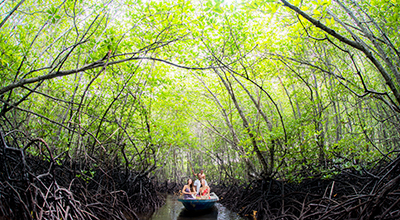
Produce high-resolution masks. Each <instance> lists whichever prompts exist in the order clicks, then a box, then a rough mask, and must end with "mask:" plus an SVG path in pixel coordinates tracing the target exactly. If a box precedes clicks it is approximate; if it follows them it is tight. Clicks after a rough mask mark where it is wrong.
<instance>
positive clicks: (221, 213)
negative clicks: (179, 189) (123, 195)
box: [140, 195, 245, 220]
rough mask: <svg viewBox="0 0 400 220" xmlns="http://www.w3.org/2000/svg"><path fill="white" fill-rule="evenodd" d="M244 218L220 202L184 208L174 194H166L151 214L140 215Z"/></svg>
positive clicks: (165, 219) (149, 219)
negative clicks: (196, 208) (208, 206)
mask: <svg viewBox="0 0 400 220" xmlns="http://www.w3.org/2000/svg"><path fill="white" fill-rule="evenodd" d="M188 219H193V220H245V219H244V218H242V217H240V216H238V215H237V214H236V213H234V212H231V211H229V210H228V209H227V208H225V207H224V206H223V205H221V204H220V203H215V206H214V207H213V208H212V209H209V210H205V211H201V212H199V211H196V212H190V211H188V210H186V209H185V208H184V207H183V205H182V203H181V202H179V201H178V198H177V197H176V196H172V195H167V198H166V201H165V205H164V206H163V207H161V208H159V209H158V210H156V211H155V212H154V213H153V214H152V215H151V216H141V217H140V220H188Z"/></svg>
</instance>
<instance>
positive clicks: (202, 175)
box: [200, 170, 207, 183]
mask: <svg viewBox="0 0 400 220" xmlns="http://www.w3.org/2000/svg"><path fill="white" fill-rule="evenodd" d="M200 176H201V178H202V179H206V174H205V173H204V170H200ZM206 183H207V182H206Z"/></svg>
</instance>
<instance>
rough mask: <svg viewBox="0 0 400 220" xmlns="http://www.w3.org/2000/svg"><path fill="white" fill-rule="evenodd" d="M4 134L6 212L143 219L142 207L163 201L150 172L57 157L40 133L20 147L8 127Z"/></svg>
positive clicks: (0, 209)
mask: <svg viewBox="0 0 400 220" xmlns="http://www.w3.org/2000/svg"><path fill="white" fill-rule="evenodd" d="M0 136H1V139H0V160H1V164H0V174H1V175H0V216H5V217H6V218H11V219H126V218H128V219H138V216H137V214H136V213H138V212H151V211H154V209H156V208H158V207H160V206H161V205H162V204H163V198H162V197H160V196H159V195H158V194H157V193H156V188H155V186H154V185H153V183H152V182H151V181H150V180H149V178H148V177H147V175H141V174H139V173H136V172H133V171H131V170H128V169H122V166H119V165H118V164H116V165H113V166H114V167H115V168H110V167H97V166H95V165H93V164H82V163H80V162H79V161H70V160H69V159H68V157H66V158H64V159H62V158H61V157H59V156H60V155H59V156H57V157H54V156H53V154H52V152H51V149H50V147H49V146H48V145H47V143H46V142H45V141H44V140H43V139H40V138H37V139H33V140H30V141H29V142H28V144H26V146H25V147H24V148H14V147H9V146H7V144H6V140H5V138H4V135H3V133H2V131H0ZM32 147H38V151H37V152H39V155H38V156H35V157H33V156H31V155H26V153H25V152H26V151H27V150H28V149H31V148H32ZM42 147H43V149H42ZM46 155H47V156H46ZM117 161H118V160H117ZM99 164H100V162H99ZM78 167H79V168H80V169H78ZM71 168H73V169H71Z"/></svg>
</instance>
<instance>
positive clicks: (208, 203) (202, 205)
mask: <svg viewBox="0 0 400 220" xmlns="http://www.w3.org/2000/svg"><path fill="white" fill-rule="evenodd" d="M178 201H179V202H182V204H183V206H185V208H186V209H187V210H189V211H195V210H205V209H209V208H212V207H213V206H214V203H216V202H218V201H219V198H218V196H217V195H216V194H215V193H213V192H212V193H210V198H209V199H184V198H183V196H180V197H179V198H178Z"/></svg>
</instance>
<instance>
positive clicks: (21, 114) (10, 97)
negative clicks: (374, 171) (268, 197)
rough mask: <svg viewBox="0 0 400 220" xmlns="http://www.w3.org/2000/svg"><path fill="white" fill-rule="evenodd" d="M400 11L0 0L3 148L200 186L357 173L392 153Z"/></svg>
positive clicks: (302, 4) (361, 5)
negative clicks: (196, 174) (201, 175)
mask: <svg viewBox="0 0 400 220" xmlns="http://www.w3.org/2000/svg"><path fill="white" fill-rule="evenodd" d="M399 10H400V4H399V3H398V2H397V1H395V0H370V1H346V2H342V1H329V0H318V1H308V0H304V1H300V0H295V1H292V2H291V3H289V2H287V1H285V0H281V1H262V0H254V1H237V2H235V1H225V2H224V1H223V0H222V1H219V0H212V1H208V0H204V1H201V0H199V1H186V0H179V1H140V0H137V1H133V0H131V1H129V0H127V1H116V0H115V1H113V0H101V1H82V0H75V1H73V0H64V1H45V0H40V1H38V0H35V1H32V0H27V1H24V0H21V1H19V2H18V1H0V12H1V13H0V21H1V23H0V79H1V80H0V103H1V104H0V107H1V112H0V127H1V130H2V132H3V133H4V134H5V138H6V141H7V142H8V143H10V144H11V143H12V144H13V146H18V147H20V148H23V147H24V146H26V145H27V144H28V143H29V141H30V140H32V139H35V138H42V139H43V140H44V141H45V142H46V143H47V144H48V145H49V147H50V148H51V151H52V153H53V155H58V157H57V159H58V160H60V161H61V160H62V159H63V158H65V157H70V158H73V159H74V160H77V161H83V162H87V163H91V164H92V166H93V167H96V166H99V165H100V164H99V163H100V162H101V163H102V165H107V164H114V163H119V164H121V165H123V166H127V167H129V168H131V169H134V170H137V171H139V172H142V173H150V172H151V173H153V174H155V175H156V176H157V177H159V178H160V179H162V180H163V179H173V180H175V181H182V178H186V177H187V176H190V175H191V169H192V167H193V169H195V171H198V170H199V169H200V168H202V169H205V170H206V174H207V178H209V179H210V180H211V181H213V182H219V181H221V180H225V181H227V180H229V181H238V182H243V181H247V180H249V178H253V177H260V176H263V177H274V178H280V179H289V180H293V181H298V180H300V179H302V178H304V177H309V176H315V175H322V176H323V177H330V176H331V175H333V174H335V173H338V172H340V171H341V170H343V169H346V168H355V169H362V168H363V167H368V166H371V165H374V163H375V162H377V161H379V160H381V159H385V160H391V157H392V156H393V154H396V152H398V142H399V138H400V130H399V128H400V123H399V122H400V121H399V116H400V92H399V90H400V54H399V51H398V49H399V47H400V39H399V36H400V30H399V27H400V18H399ZM27 151H28V152H30V153H32V154H34V155H37V154H40V153H43V151H42V150H41V149H37V148H33V147H29V148H28V149H27ZM93 161H96V162H94V163H93Z"/></svg>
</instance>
